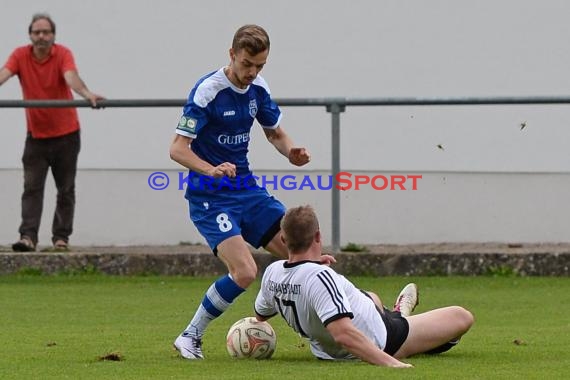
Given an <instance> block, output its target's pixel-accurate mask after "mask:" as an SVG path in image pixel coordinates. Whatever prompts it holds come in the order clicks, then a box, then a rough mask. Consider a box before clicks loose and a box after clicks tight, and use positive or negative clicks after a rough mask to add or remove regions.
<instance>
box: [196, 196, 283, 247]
mask: <svg viewBox="0 0 570 380" xmlns="http://www.w3.org/2000/svg"><path fill="white" fill-rule="evenodd" d="M186 198H187V199H188V203H189V208H190V219H191V220H192V222H194V225H195V226H196V228H197V229H198V231H199V232H200V233H201V234H202V236H204V238H205V239H206V241H207V242H208V245H209V246H210V248H212V250H213V251H214V253H215V254H217V247H218V245H219V244H220V243H221V242H223V241H224V240H226V239H228V238H230V237H232V236H236V235H241V236H242V237H243V238H244V240H245V241H246V242H248V243H249V244H251V245H252V246H254V247H255V248H259V247H260V246H265V245H267V244H268V243H269V242H270V241H271V239H272V238H273V237H274V236H275V234H277V232H279V230H280V226H279V223H280V222H281V218H282V217H283V215H285V211H286V208H285V206H284V205H283V204H282V203H281V202H280V201H278V200H277V199H275V198H274V197H273V196H272V195H270V194H269V193H268V192H267V190H266V189H264V188H262V187H258V186H255V187H252V188H248V189H243V190H228V191H200V190H194V191H191V192H187V193H186Z"/></svg>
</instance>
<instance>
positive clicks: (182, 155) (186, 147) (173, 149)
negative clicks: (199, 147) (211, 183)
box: [170, 134, 236, 178]
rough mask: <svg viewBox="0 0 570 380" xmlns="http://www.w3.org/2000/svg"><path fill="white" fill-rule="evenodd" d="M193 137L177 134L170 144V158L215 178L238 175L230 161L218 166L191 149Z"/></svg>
mask: <svg viewBox="0 0 570 380" xmlns="http://www.w3.org/2000/svg"><path fill="white" fill-rule="evenodd" d="M192 140H193V139H192V138H190V137H187V136H182V135H179V134H176V136H175V137H174V141H172V144H171V145H170V158H171V159H172V160H174V161H176V162H178V163H179V164H180V165H182V166H184V167H186V168H188V169H190V170H192V171H194V172H196V173H200V174H205V175H208V176H211V177H215V178H221V177H223V176H228V177H230V178H233V177H235V176H236V166H235V165H234V164H232V163H230V162H224V163H222V164H220V165H218V166H213V165H211V164H210V163H208V162H206V161H204V160H202V159H201V158H200V157H198V156H197V155H196V153H194V152H193V151H192V149H190V144H191V143H192Z"/></svg>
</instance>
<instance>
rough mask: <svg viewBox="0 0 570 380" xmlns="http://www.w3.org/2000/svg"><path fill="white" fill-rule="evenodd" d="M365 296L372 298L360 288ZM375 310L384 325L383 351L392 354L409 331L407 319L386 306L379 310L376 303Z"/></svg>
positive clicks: (400, 345) (396, 350)
mask: <svg viewBox="0 0 570 380" xmlns="http://www.w3.org/2000/svg"><path fill="white" fill-rule="evenodd" d="M360 291H361V292H362V293H363V294H364V295H365V296H366V297H368V298H370V299H372V297H370V294H368V292H365V291H364V290H360ZM376 310H378V313H379V314H380V316H381V317H382V321H383V322H384V325H385V326H386V347H385V348H384V352H385V353H387V354H389V355H394V354H395V353H396V352H398V350H399V349H400V347H402V344H404V342H405V341H406V339H407V338H408V333H409V332H410V325H409V324H408V320H407V319H406V318H404V317H402V315H401V314H400V313H399V312H396V311H390V310H388V309H386V308H384V310H380V308H378V305H376Z"/></svg>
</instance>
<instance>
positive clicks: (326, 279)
mask: <svg viewBox="0 0 570 380" xmlns="http://www.w3.org/2000/svg"><path fill="white" fill-rule="evenodd" d="M317 278H318V279H319V280H321V282H322V283H323V285H324V286H325V288H326V289H327V292H328V293H329V295H330V296H331V299H332V302H333V303H334V305H335V306H336V308H337V310H338V312H339V314H340V313H345V312H346V308H345V307H344V305H343V303H342V297H341V296H340V293H339V292H338V289H336V284H335V283H334V281H332V279H331V278H330V274H329V273H327V272H326V271H323V272H321V273H319V274H317Z"/></svg>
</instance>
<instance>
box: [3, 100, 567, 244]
mask: <svg viewBox="0 0 570 380" xmlns="http://www.w3.org/2000/svg"><path fill="white" fill-rule="evenodd" d="M274 100H275V102H276V103H277V104H279V106H281V107H319V106H320V107H326V111H327V112H330V113H331V133H332V139H331V141H332V164H331V174H332V176H333V177H334V176H336V174H337V173H339V172H340V114H341V113H342V112H344V111H345V110H346V107H347V106H454V105H516V104H519V105H520V104H570V97H568V96H543V97H538V96H529V97H513V96H508V97H463V98H340V97H339V98H289V99H274ZM185 103H186V99H106V100H101V101H99V103H98V104H99V106H100V107H101V108H113V107H119V108H122V107H145V108H146V107H182V106H184V104H185ZM64 107H91V105H90V104H89V102H88V101H87V100H0V108H64ZM331 195H332V229H331V231H332V236H331V243H332V249H333V252H339V251H340V189H338V188H337V187H336V186H332V194H331Z"/></svg>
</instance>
